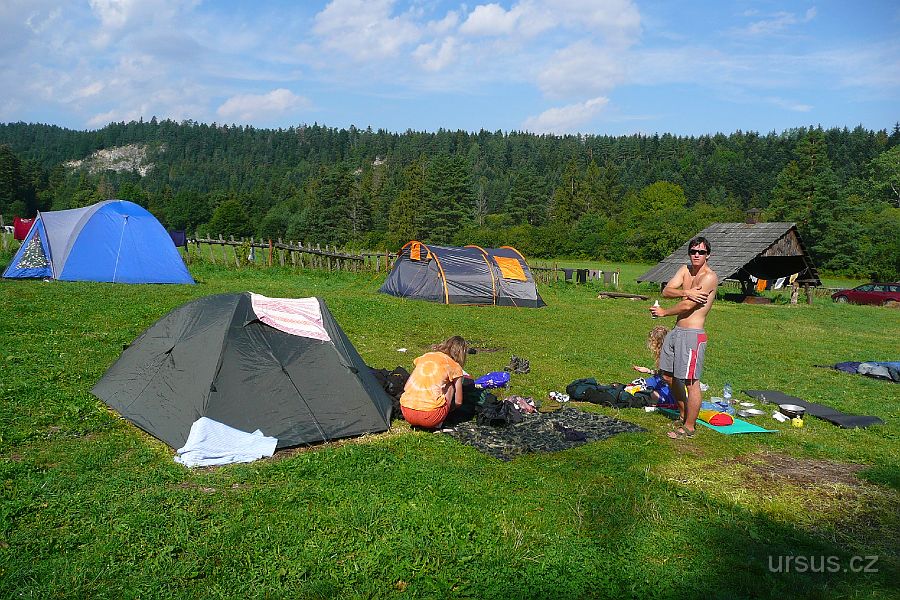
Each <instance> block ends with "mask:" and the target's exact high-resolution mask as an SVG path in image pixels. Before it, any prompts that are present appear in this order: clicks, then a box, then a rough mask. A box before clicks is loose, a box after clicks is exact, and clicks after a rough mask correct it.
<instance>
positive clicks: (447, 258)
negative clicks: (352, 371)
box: [379, 241, 545, 308]
mask: <svg viewBox="0 0 900 600" xmlns="http://www.w3.org/2000/svg"><path fill="white" fill-rule="evenodd" d="M379 291H380V292H382V293H384V294H390V295H392V296H399V297H400V298H413V299H417V300H428V301H431V302H440V303H442V304H491V305H498V306H523V307H527V308H540V307H541V306H545V304H544V301H543V300H542V299H541V296H540V294H538V291H537V287H536V286H535V283H534V277H533V276H532V274H531V270H530V269H529V268H528V263H527V262H526V261H525V258H524V257H523V256H522V255H521V254H520V253H519V251H518V250H516V249H515V248H512V247H510V246H503V247H501V248H480V247H478V246H465V247H462V248H459V247H452V246H431V245H426V244H423V243H422V242H417V241H411V242H408V243H407V244H406V245H405V246H403V248H401V249H400V252H399V254H398V255H397V260H396V261H395V262H394V267H393V269H392V270H391V273H390V275H388V278H387V280H386V281H385V282H384V285H382V286H381V289H380V290H379Z"/></svg>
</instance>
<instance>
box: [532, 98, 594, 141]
mask: <svg viewBox="0 0 900 600" xmlns="http://www.w3.org/2000/svg"><path fill="white" fill-rule="evenodd" d="M608 103H609V99H608V98H604V97H603V96H600V97H597V98H592V99H590V100H588V101H586V102H579V103H577V104H569V105H567V106H560V107H557V108H550V109H548V110H545V111H544V112H542V113H541V114H539V115H537V116H534V117H528V118H527V119H525V123H524V124H523V127H524V129H525V130H526V131H532V132H534V133H575V132H577V131H578V130H579V128H581V127H582V126H583V125H584V124H585V123H588V122H589V121H590V120H591V119H593V118H594V117H596V116H597V114H599V113H600V112H601V111H602V110H603V108H604V107H605V106H606V105H607V104H608Z"/></svg>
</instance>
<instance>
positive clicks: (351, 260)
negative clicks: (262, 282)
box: [186, 235, 397, 273]
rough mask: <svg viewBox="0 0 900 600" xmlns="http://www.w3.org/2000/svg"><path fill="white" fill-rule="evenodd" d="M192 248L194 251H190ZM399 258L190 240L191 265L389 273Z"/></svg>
mask: <svg viewBox="0 0 900 600" xmlns="http://www.w3.org/2000/svg"><path fill="white" fill-rule="evenodd" d="M191 248H193V250H191ZM396 257H397V255H396V254H392V253H390V252H387V251H386V252H358V253H353V252H350V251H347V250H342V249H339V248H338V247H336V246H329V245H327V244H326V245H325V247H324V248H323V247H322V245H321V244H311V243H309V242H296V241H288V242H285V241H283V240H281V239H278V240H257V239H255V238H250V239H246V238H241V239H237V240H236V239H234V236H230V237H229V238H228V239H225V238H224V237H223V236H221V235H220V236H219V237H218V238H198V239H192V240H189V241H188V252H187V253H186V259H187V260H188V262H190V261H191V260H194V259H195V258H200V259H202V260H208V261H209V262H211V263H213V264H223V265H234V266H236V267H243V266H248V265H251V264H256V265H259V264H262V265H264V266H270V267H271V266H276V265H280V266H282V267H284V266H291V267H299V268H301V269H307V268H308V269H322V270H327V271H350V272H366V271H369V272H375V273H378V272H381V271H389V270H390V269H391V266H392V265H393V261H394V259H396Z"/></svg>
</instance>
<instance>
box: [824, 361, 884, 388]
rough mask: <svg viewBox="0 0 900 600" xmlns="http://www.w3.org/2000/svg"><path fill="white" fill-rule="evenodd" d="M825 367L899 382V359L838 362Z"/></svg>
mask: <svg viewBox="0 0 900 600" xmlns="http://www.w3.org/2000/svg"><path fill="white" fill-rule="evenodd" d="M825 368H827V369H835V370H837V371H842V372H844V373H852V374H854V375H865V376H866V377H872V378H874V379H883V380H886V381H893V382H894V383H900V361H869V362H852V361H850V362H839V363H837V364H836V365H826V366H825Z"/></svg>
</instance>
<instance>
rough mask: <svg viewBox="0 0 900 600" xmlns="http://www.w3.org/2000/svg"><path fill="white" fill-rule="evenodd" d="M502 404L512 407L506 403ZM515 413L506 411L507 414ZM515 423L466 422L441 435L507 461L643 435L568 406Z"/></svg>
mask: <svg viewBox="0 0 900 600" xmlns="http://www.w3.org/2000/svg"><path fill="white" fill-rule="evenodd" d="M503 404H504V405H505V406H509V407H511V406H512V404H511V403H510V402H508V401H505V402H503ZM514 410H515V409H513V408H509V409H507V412H513V411H514ZM516 419H517V420H515V421H507V422H505V424H503V425H493V424H488V423H485V422H484V418H482V419H480V420H479V419H476V420H475V421H465V422H462V423H458V424H456V425H454V426H452V427H444V428H443V429H441V433H444V434H446V435H449V436H450V437H452V438H454V439H456V440H458V441H460V442H462V443H463V444H466V445H468V446H472V447H474V448H476V449H477V450H479V451H481V452H483V453H484V454H487V455H489V456H493V457H494V458H498V459H500V460H504V461H508V460H512V459H513V458H515V457H517V456H520V455H522V454H528V453H531V452H558V451H560V450H568V449H569V448H574V447H576V446H581V445H583V444H587V443H589V442H597V441H600V440H605V439H607V438H610V437H612V436H614V435H618V434H620V433H637V432H642V431H646V429H644V428H643V427H640V426H639V425H635V424H634V423H629V422H627V421H621V420H619V419H614V418H612V417H607V416H605V415H599V414H594V413H589V412H585V411H583V410H579V409H577V408H573V407H570V406H566V407H563V408H561V409H560V410H558V411H556V412H552V413H542V412H538V411H534V412H523V413H520V414H519V415H518V416H517V417H516ZM502 420H503V419H502V417H501V421H502Z"/></svg>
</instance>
